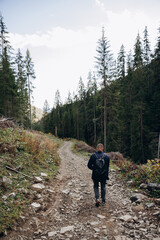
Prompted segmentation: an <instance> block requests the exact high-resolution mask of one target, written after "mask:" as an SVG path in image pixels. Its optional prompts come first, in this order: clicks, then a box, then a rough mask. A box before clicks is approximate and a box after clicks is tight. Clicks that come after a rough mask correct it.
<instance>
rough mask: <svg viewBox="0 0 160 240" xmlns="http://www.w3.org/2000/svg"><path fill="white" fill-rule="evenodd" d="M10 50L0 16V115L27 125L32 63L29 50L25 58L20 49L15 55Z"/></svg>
mask: <svg viewBox="0 0 160 240" xmlns="http://www.w3.org/2000/svg"><path fill="white" fill-rule="evenodd" d="M11 50H13V49H12V47H11V45H10V43H9V41H8V31H7V28H6V26H5V23H4V20H3V17H2V16H0V116H5V117H14V119H15V120H16V121H17V122H18V123H20V124H23V125H24V126H26V127H28V126H29V125H31V124H29V119H30V121H31V94H32V89H33V85H32V81H31V80H32V79H33V78H35V76H34V70H33V63H32V60H31V57H30V53H29V50H27V52H26V58H25V60H24V59H23V56H22V54H21V51H20V49H18V53H17V55H16V56H13V54H12V53H11V52H12V51H11ZM14 59H15V61H13V60H14Z"/></svg>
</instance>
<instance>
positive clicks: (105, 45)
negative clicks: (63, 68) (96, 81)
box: [96, 28, 113, 151]
mask: <svg viewBox="0 0 160 240" xmlns="http://www.w3.org/2000/svg"><path fill="white" fill-rule="evenodd" d="M96 64H97V65H96V66H97V69H98V74H99V76H100V77H101V79H102V81H103V96H104V122H103V124H104V151H106V135H107V95H108V89H109V85H110V83H111V80H112V77H113V72H112V68H113V55H112V54H111V51H110V44H109V41H108V40H107V39H106V37H105V32H104V28H103V29H102V37H101V39H99V41H98V47H97V57H96Z"/></svg>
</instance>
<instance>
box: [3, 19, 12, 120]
mask: <svg viewBox="0 0 160 240" xmlns="http://www.w3.org/2000/svg"><path fill="white" fill-rule="evenodd" d="M0 48H1V50H0V63H1V66H0V67H1V68H0V106H1V107H0V113H1V114H2V115H5V116H12V117H13V116H14V106H15V104H14V101H15V96H16V85H15V76H14V70H13V66H12V59H11V54H10V50H11V46H10V43H9V41H8V31H7V28H6V25H5V23H4V21H3V17H2V16H0Z"/></svg>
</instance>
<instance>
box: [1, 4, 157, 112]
mask: <svg viewBox="0 0 160 240" xmlns="http://www.w3.org/2000/svg"><path fill="white" fill-rule="evenodd" d="M159 10H160V1H159V0H130V1H128V0H45V1H44V0H23V1H22V0H14V1H13V0H0V12H1V14H2V16H3V17H4V22H5V24H6V26H7V29H8V32H9V37H10V43H11V45H12V47H13V48H14V49H15V52H17V49H18V48H20V49H21V52H22V53H23V55H24V56H25V54H26V50H27V49H29V51H30V54H31V57H32V61H33V62H34V70H35V75H36V79H34V81H33V85H34V86H35V89H34V91H33V97H34V103H33V105H35V106H36V107H39V108H41V109H43V105H44V101H45V100H47V101H48V103H49V107H50V108H52V107H53V105H54V99H55V92H56V91H57V89H58V90H59V91H60V94H61V99H62V101H63V102H65V101H66V98H67V96H68V92H69V91H70V92H71V94H73V92H77V88H78V82H79V79H80V77H82V80H83V82H84V83H85V85H86V84H87V81H88V80H87V77H88V72H89V71H94V70H95V68H94V66H95V56H96V48H97V42H98V39H99V38H101V34H102V27H103V26H104V28H105V34H106V37H107V39H108V40H109V41H110V45H111V51H112V52H113V54H114V57H115V59H116V58H117V53H118V52H119V49H120V47H121V45H122V44H123V45H124V46H125V50H126V53H127V52H128V51H129V50H132V51H133V46H134V44H135V39H136V37H137V34H138V33H139V34H140V36H141V38H142V39H143V31H144V28H145V26H147V28H148V33H149V40H150V43H151V49H152V50H153V49H154V46H155V44H156V39H157V33H158V31H157V29H158V27H159V26H160V15H159Z"/></svg>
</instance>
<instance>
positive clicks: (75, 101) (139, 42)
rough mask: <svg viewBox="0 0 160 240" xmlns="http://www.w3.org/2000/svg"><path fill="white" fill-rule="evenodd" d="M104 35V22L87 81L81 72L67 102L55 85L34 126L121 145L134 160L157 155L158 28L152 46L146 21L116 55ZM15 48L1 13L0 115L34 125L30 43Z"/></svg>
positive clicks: (119, 148)
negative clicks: (52, 98)
mask: <svg viewBox="0 0 160 240" xmlns="http://www.w3.org/2000/svg"><path fill="white" fill-rule="evenodd" d="M106 35H107V31H105V30H104V28H102V35H101V38H100V39H99V40H98V42H97V49H96V52H95V68H94V70H93V71H91V72H89V73H88V80H87V85H86V86H85V84H84V81H83V79H82V78H81V77H80V79H79V83H78V89H77V92H76V93H73V94H72V95H71V93H70V92H69V94H68V97H67V100H66V101H65V103H62V101H61V96H60V92H59V90H57V91H56V94H55V104H54V107H53V108H52V109H49V106H48V102H47V100H46V101H45V104H44V109H43V111H44V115H43V118H42V119H41V121H39V122H38V123H36V124H34V125H33V127H34V128H35V129H36V130H40V131H43V132H45V133H52V134H54V135H56V136H58V137H60V138H76V139H79V140H83V141H86V142H87V143H88V144H90V145H92V146H96V144H97V143H98V142H102V143H103V144H104V148H105V151H106V152H110V151H119V152H121V153H122V154H123V155H124V156H125V157H127V158H130V159H131V160H133V161H134V162H136V163H145V162H146V161H147V159H153V158H155V157H157V156H158V158H159V149H158V143H159V141H160V137H159V135H160V28H159V29H158V31H157V40H156V44H155V47H154V49H153V50H152V49H151V45H150V41H149V33H148V30H147V27H145V29H144V32H143V36H142V37H141V36H140V34H139V33H138V34H137V38H136V39H135V44H134V46H133V49H132V50H130V51H129V52H128V53H126V51H125V46H124V45H122V46H121V47H120V50H119V53H118V56H117V58H116V59H115V58H114V56H113V53H112V50H111V46H110V42H109V40H108V38H107V36H106ZM14 52H15V51H14V49H13V48H12V46H11V44H10V42H9V33H8V31H7V27H6V25H5V22H4V19H3V17H2V16H0V115H1V116H4V117H8V118H13V119H14V120H15V121H16V122H17V123H19V124H22V125H23V126H24V127H26V128H31V129H32V123H33V115H34V113H33V112H32V108H31V105H32V98H33V97H32V92H33V89H34V86H33V80H34V78H35V72H34V64H33V61H32V58H31V55H30V52H29V50H28V49H27V51H26V56H25V57H24V56H23V55H22V53H21V50H20V49H18V52H17V53H16V54H15V53H14ZM77 64H78V63H77ZM55 83H56V79H55Z"/></svg>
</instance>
